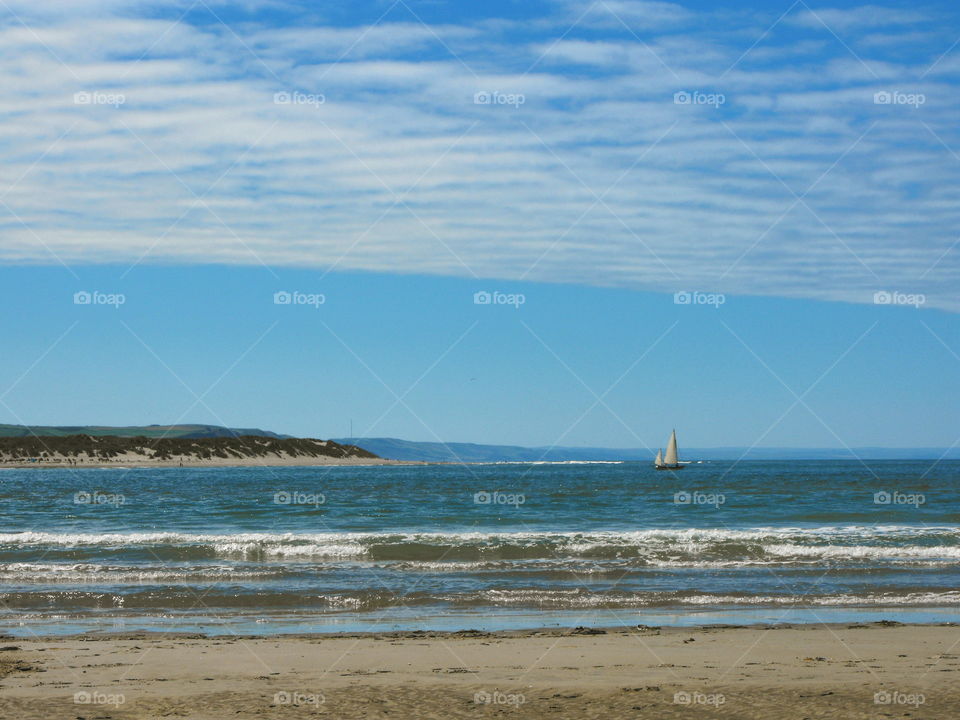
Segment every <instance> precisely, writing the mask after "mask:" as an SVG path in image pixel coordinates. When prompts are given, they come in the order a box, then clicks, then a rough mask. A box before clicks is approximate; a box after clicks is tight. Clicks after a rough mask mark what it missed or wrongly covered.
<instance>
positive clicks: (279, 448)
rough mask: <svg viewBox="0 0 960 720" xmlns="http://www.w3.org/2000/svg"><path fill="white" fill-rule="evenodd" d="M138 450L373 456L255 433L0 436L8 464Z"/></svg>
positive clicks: (166, 456)
mask: <svg viewBox="0 0 960 720" xmlns="http://www.w3.org/2000/svg"><path fill="white" fill-rule="evenodd" d="M125 453H137V454H140V455H145V456H148V457H151V458H153V459H154V460H167V461H175V460H180V459H183V460H188V459H199V460H211V459H213V458H223V459H245V458H270V457H277V456H281V455H284V456H290V457H308V458H376V457H377V456H376V455H374V454H373V453H371V452H367V451H366V450H364V449H363V448H360V447H357V446H356V445H341V444H340V443H335V442H333V441H324V440H314V439H310V438H271V437H261V436H255V435H243V436H240V437H213V438H148V437H143V436H139V437H113V436H100V437H94V436H92V435H67V436H63V437H0V457H2V458H3V459H4V460H6V461H8V462H10V461H13V462H16V461H22V462H29V461H30V460H31V459H37V460H40V461H42V460H43V459H44V458H51V457H53V456H56V455H63V456H65V457H67V458H75V459H77V460H87V461H92V462H95V461H96V460H98V459H99V460H111V459H113V458H116V457H118V456H122V455H124V454H125Z"/></svg>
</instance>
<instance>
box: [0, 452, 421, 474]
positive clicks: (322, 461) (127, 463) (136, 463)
mask: <svg viewBox="0 0 960 720" xmlns="http://www.w3.org/2000/svg"><path fill="white" fill-rule="evenodd" d="M426 464H427V463H423V462H411V461H406V460H387V459H386V458H352V457H351V458H334V457H291V456H289V455H265V456H262V457H251V458H217V457H215V458H209V459H200V458H189V459H184V460H179V459H175V460H154V459H153V458H149V457H145V456H143V455H137V454H133V453H130V454H128V455H121V456H118V457H115V458H112V459H103V458H98V459H85V460H84V461H83V462H79V463H71V462H69V459H68V458H67V457H65V456H56V455H55V456H53V457H52V458H47V459H45V460H44V462H37V463H24V462H13V461H9V460H0V468H18V469H47V470H50V469H57V468H64V469H70V470H77V469H83V468H162V467H187V468H204V467H209V468H226V467H326V466H328V465H352V466H357V467H363V466H369V465H426Z"/></svg>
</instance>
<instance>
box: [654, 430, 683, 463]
mask: <svg viewBox="0 0 960 720" xmlns="http://www.w3.org/2000/svg"><path fill="white" fill-rule="evenodd" d="M653 466H654V467H655V468H656V469H657V470H683V468H684V466H683V465H681V464H680V461H679V459H678V457H677V431H676V430H674V431H673V432H672V433H670V441H669V442H668V443H667V454H666V455H662V454H661V453H660V451H659V450H657V459H656V460H654V461H653Z"/></svg>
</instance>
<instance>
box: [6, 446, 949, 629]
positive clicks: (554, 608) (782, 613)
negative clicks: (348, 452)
mask: <svg viewBox="0 0 960 720" xmlns="http://www.w3.org/2000/svg"><path fill="white" fill-rule="evenodd" d="M958 481H960V462H958V461H947V462H941V463H939V464H934V463H932V462H926V463H922V462H919V463H918V462H898V461H879V462H867V463H865V464H864V463H859V462H856V461H804V462H743V463H740V464H738V465H735V464H734V463H731V462H704V463H700V464H694V465H690V466H688V467H687V468H685V469H684V470H683V471H681V472H678V473H668V472H656V471H654V470H653V469H652V468H650V467H649V466H647V465H646V464H639V463H619V464H586V465H584V464H578V465H562V464H537V465H522V464H496V465H474V466H461V467H458V466H405V467H362V468H361V467H328V468H267V467H262V468H259V467H258V468H216V469H187V468H157V469H122V468H112V469H105V470H96V469H83V470H72V469H67V468H60V469H29V470H5V471H2V472H0V520H2V524H0V530H2V532H0V600H2V606H0V608H2V610H0V628H8V629H13V628H19V629H20V630H21V631H22V630H23V628H24V627H28V628H30V629H32V630H33V631H36V632H38V633H47V632H66V631H68V629H72V630H76V628H78V627H82V628H85V629H87V628H100V629H111V628H114V629H115V628H116V626H118V625H122V626H123V627H124V628H127V629H130V628H132V627H135V628H140V627H147V626H149V627H162V628H164V629H177V630H179V629H184V630H190V631H193V630H196V629H198V628H208V629H211V628H217V627H219V628H221V630H222V631H236V632H240V631H241V630H242V632H244V633H250V632H279V631H294V632H319V631H337V630H351V631H354V630H359V629H378V630H382V629H385V628H388V629H389V628H391V627H393V626H396V627H397V629H425V628H446V629H458V628H464V627H483V628H485V629H496V628H498V627H504V628H506V627H536V626H541V625H542V626H547V625H550V624H553V623H557V624H562V625H563V624H571V623H572V624H608V625H618V624H623V623H638V622H646V623H647V624H683V623H685V622H687V619H688V618H691V619H696V618H699V620H695V622H696V624H700V623H701V622H708V620H703V618H705V617H714V618H727V619H718V620H711V621H716V622H754V621H757V622H776V621H791V622H819V621H821V620H819V619H818V618H820V617H822V616H824V615H830V616H842V617H843V618H844V620H841V621H846V618H847V617H849V618H851V619H858V618H859V619H863V618H867V619H869V618H874V619H879V618H880V617H881V616H882V617H896V619H901V620H904V619H905V620H913V621H918V622H919V621H924V622H927V621H933V620H931V618H936V620H935V621H938V622H946V621H956V620H958V619H960V612H958V609H960V605H958V602H960V525H958V523H960V482H958ZM878 493H879V495H878ZM731 614H732V615H731ZM838 614H839V615H838ZM730 617H737V618H741V619H740V620H731V619H729V618H730ZM644 618H647V620H644ZM656 618H660V620H656ZM663 618H671V619H670V620H664V619H663ZM756 618H760V619H756ZM23 623H26V625H24V624H23ZM291 628H294V629H293V630H291Z"/></svg>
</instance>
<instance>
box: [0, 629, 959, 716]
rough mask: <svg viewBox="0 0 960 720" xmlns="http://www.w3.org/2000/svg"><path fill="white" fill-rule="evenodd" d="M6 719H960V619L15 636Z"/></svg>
mask: <svg viewBox="0 0 960 720" xmlns="http://www.w3.org/2000/svg"><path fill="white" fill-rule="evenodd" d="M0 663H2V664H0V675H2V680H0V688H2V692H0V716H2V717H9V718H22V719H30V718H37V719H38V720H39V719H41V718H42V719H44V720H46V719H53V718H71V720H75V719H76V718H85V719H92V718H117V719H120V718H161V717H180V718H184V717H185V718H208V719H220V718H236V717H316V716H329V717H336V718H414V717H416V718H480V717H504V718H518V719H519V718H591V717H595V718H621V717H624V718H626V717H629V718H758V719H759V718H764V719H765V720H766V719H768V718H785V719H790V718H796V719H797V720H800V719H802V718H845V719H848V718H912V719H913V720H916V718H937V719H938V720H939V719H942V718H958V717H960V686H958V683H957V680H958V675H957V673H960V627H957V626H954V625H950V626H905V625H895V624H890V625H887V624H882V623H880V624H871V625H838V626H820V625H818V626H812V625H811V626H797V627H773V628H741V627H723V628H709V627H707V628H700V629H690V628H686V629H683V628H663V629H662V630H661V629H657V628H638V629H633V630H625V629H609V630H606V631H597V630H582V629H581V630H548V631H540V632H537V631H525V632H502V633H477V632H472V631H467V632H462V633H453V634H442V633H396V634H392V633H386V634H383V633H381V634H360V635H328V636H299V637H259V638H241V637H221V638H207V637H202V636H172V635H166V636H164V635H149V634H135V635H124V636H115V637H99V638H93V637H90V636H87V637H72V638H36V637H31V638H10V637H7V638H5V639H4V640H3V645H2V650H0Z"/></svg>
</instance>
